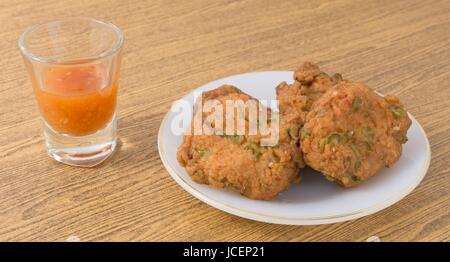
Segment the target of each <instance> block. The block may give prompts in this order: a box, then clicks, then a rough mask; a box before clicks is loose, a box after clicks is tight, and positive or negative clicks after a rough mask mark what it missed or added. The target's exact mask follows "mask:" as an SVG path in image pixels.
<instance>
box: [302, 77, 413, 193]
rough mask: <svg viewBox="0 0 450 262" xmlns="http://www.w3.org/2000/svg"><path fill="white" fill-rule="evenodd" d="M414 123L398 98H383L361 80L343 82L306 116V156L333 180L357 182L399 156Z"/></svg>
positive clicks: (304, 151) (373, 173)
mask: <svg viewBox="0 0 450 262" xmlns="http://www.w3.org/2000/svg"><path fill="white" fill-rule="evenodd" d="M410 125H411V120H410V119H409V117H408V114H407V112H406V111H405V110H404V109H403V106H402V104H401V103H400V101H399V100H398V98H396V97H394V96H385V97H381V96H379V95H377V94H376V93H375V92H374V91H372V90H371V89H370V88H368V87H367V86H365V85H364V84H361V83H351V82H341V83H339V84H337V85H335V86H334V87H332V88H330V89H329V90H328V91H326V92H325V93H324V94H323V95H322V96H321V97H320V98H318V99H317V100H316V101H315V102H314V104H313V106H312V108H311V110H310V112H309V113H308V114H307V116H306V122H305V124H304V126H303V128H302V132H301V134H302V135H301V149H302V151H303V157H304V160H305V162H306V164H307V165H309V166H310V167H312V168H313V169H315V170H317V171H320V172H322V173H323V174H324V175H325V176H326V177H327V179H329V180H330V181H333V182H336V183H337V184H339V185H341V186H344V187H351V186H355V185H357V184H359V183H360V182H362V181H364V180H366V179H368V178H370V177H371V176H373V175H375V174H376V173H377V172H378V171H379V170H380V169H381V168H382V167H390V166H392V165H393V164H394V163H395V162H396V161H397V160H398V159H399V158H400V155H401V153H402V144H404V143H405V142H406V141H407V136H406V133H407V131H408V128H409V127H410Z"/></svg>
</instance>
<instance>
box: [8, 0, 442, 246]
mask: <svg viewBox="0 0 450 262" xmlns="http://www.w3.org/2000/svg"><path fill="white" fill-rule="evenodd" d="M66 16H92V17H97V18H100V19H105V20H109V21H112V22H114V23H115V24H117V25H118V26H119V27H120V28H122V29H123V31H124V33H125V37H126V42H125V46H124V59H123V69H122V72H123V73H122V75H123V78H122V81H121V89H120V93H119V113H118V116H119V127H118V134H119V137H120V141H121V144H122V145H121V147H120V148H119V150H118V151H117V152H116V153H115V154H114V155H113V156H112V157H111V158H110V159H108V160H107V161H106V162H105V163H104V164H102V165H101V166H98V167H96V168H92V169H82V168H75V167H70V166H66V165H63V164H59V163H57V162H55V161H53V160H52V159H50V158H49V157H48V156H47V155H46V149H45V145H44V138H43V129H42V126H41V123H40V120H39V113H38V110H37V107H36V103H35V100H34V97H33V92H32V88H31V84H30V81H29V80H28V77H27V74H26V72H25V68H24V65H23V62H22V58H21V57H20V53H19V51H18V48H17V40H18V38H19V35H20V34H21V33H22V32H23V30H24V29H25V28H26V27H28V26H30V25H33V24H35V23H39V22H44V21H50V20H53V19H57V18H61V17H66ZM0 24H1V30H0V38H1V41H0V47H1V50H2V52H0V68H1V70H0V240H3V241H66V240H67V239H68V238H69V239H77V238H79V239H80V240H81V241H207V240H211V241H366V239H367V238H368V237H370V236H378V237H379V238H380V239H381V241H449V240H450V195H449V187H450V167H449V161H450V146H449V143H450V117H449V116H450V1H448V0H443V1H434V0H433V1H424V0H414V1H397V0H395V1H392V0H387V1H350V0H342V1H275V0H273V1H260V0H248V1H203V0H195V1H133V0H129V1H118V0H117V1H107V0H104V1H95V0H82V1H80V0H78V1H60V0H48V1H47V0H46V1H32V0H26V1H14V3H13V2H10V1H6V0H2V1H0ZM305 60H311V61H315V62H318V63H319V65H320V66H322V67H323V68H324V70H325V71H329V72H341V73H342V74H343V75H344V77H346V78H349V79H352V80H358V81H364V82H366V83H367V84H368V85H369V86H371V87H373V88H375V89H376V90H379V91H381V92H383V93H392V94H395V95H398V96H399V97H400V98H401V99H402V101H403V102H404V104H405V105H406V107H407V109H408V111H410V112H411V113H412V114H413V115H414V116H415V117H416V118H417V120H418V121H419V122H420V123H421V124H422V125H423V127H424V129H425V131H426V133H427V135H428V137H429V140H430V143H431V149H432V161H431V166H430V169H429V171H428V174H427V175H426V177H425V179H424V180H423V181H422V183H421V184H420V185H419V187H418V188H416V189H415V190H414V191H413V192H412V193H411V194H410V195H408V196H407V197H406V198H405V199H403V200H402V201H400V202H398V203H396V204H395V205H393V206H391V207H389V208H387V209H385V210H383V211H381V212H378V213H376V214H374V215H371V216H368V217H365V218H361V219H358V220H355V221H350V222H344V223H337V224H332V225H322V226H285V225H272V224H266V223H260V222H255V221H251V220H247V219H243V218H239V217H236V216H233V215H229V214H227V213H224V212H222V211H219V210H217V209H214V208H212V207H210V206H208V205H206V204H204V203H203V202H201V201H199V200H197V199H196V198H194V197H193V196H191V195H190V194H188V193H187V192H185V191H184V190H183V189H182V188H181V187H180V186H178V184H176V183H175V182H174V180H173V179H172V178H171V177H170V176H169V174H168V173H167V172H166V170H165V169H164V166H163V165H162V163H161V161H160V159H159V156H158V151H157V146H156V141H157V131H158V128H159V125H160V123H161V120H162V118H163V116H164V115H165V113H166V112H167V111H168V109H169V107H170V105H171V103H172V102H173V101H175V100H176V99H178V98H181V97H182V96H183V95H185V94H186V93H188V92H189V91H191V90H193V89H194V88H196V87H198V86H200V85H202V84H204V83H207V82H209V81H212V80H215V79H218V78H222V77H225V76H229V75H234V74H239V73H243V72H249V71H258V70H286V69H293V68H295V67H296V66H298V65H299V64H300V63H301V62H302V61H305Z"/></svg>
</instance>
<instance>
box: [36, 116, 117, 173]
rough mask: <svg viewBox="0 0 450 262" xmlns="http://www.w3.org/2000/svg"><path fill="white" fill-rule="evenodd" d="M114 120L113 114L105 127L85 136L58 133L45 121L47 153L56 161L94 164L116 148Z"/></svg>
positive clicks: (101, 160)
mask: <svg viewBox="0 0 450 262" xmlns="http://www.w3.org/2000/svg"><path fill="white" fill-rule="evenodd" d="M116 122H117V121H116V116H115V115H114V116H113V118H112V120H111V121H110V122H109V123H108V125H107V126H106V127H105V128H103V129H101V130H99V131H97V132H96V133H94V134H91V135H87V136H71V135H66V134H60V133H58V132H56V131H54V130H53V129H52V128H51V127H50V126H48V124H47V123H45V130H44V133H45V141H46V144H47V149H48V154H49V155H50V156H51V157H52V158H53V159H55V160H56V161H59V162H62V163H64V164H68V165H71V166H79V167H93V166H96V165H98V164H100V163H101V162H103V161H104V160H105V159H107V158H108V157H109V156H110V155H111V154H112V153H113V151H114V149H115V148H116V126H117V124H116Z"/></svg>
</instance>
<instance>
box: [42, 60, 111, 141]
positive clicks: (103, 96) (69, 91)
mask: <svg viewBox="0 0 450 262" xmlns="http://www.w3.org/2000/svg"><path fill="white" fill-rule="evenodd" d="M108 72H109V70H108V69H107V68H106V65H104V64H93V65H83V66H54V67H49V68H46V69H45V71H44V72H43V74H42V77H43V79H42V81H40V82H41V83H43V86H37V84H36V82H37V81H34V82H35V83H34V89H35V94H36V98H37V101H38V104H39V108H40V110H41V112H42V115H43V117H44V119H45V121H46V122H47V124H48V125H49V126H50V127H51V128H52V129H54V130H55V131H58V132H60V133H64V134H69V135H74V136H84V135H89V134H92V133H95V132H96V131H98V130H100V129H102V128H103V127H105V126H106V125H107V124H108V122H109V121H110V120H111V118H112V116H113V115H114V112H115V109H116V93H117V89H118V82H119V81H118V78H119V77H116V79H111V81H110V79H109V73H108Z"/></svg>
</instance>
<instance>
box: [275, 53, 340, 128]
mask: <svg viewBox="0 0 450 262" xmlns="http://www.w3.org/2000/svg"><path fill="white" fill-rule="evenodd" d="M294 80H295V81H294V83H292V84H290V85H289V84H287V83H286V82H282V83H280V84H279V85H278V87H277V88H276V92H277V98H278V101H279V105H280V113H281V114H282V115H283V116H284V117H285V119H289V120H290V121H293V122H300V123H303V122H304V120H305V118H306V114H307V113H308V111H309V110H310V108H311V106H312V104H313V103H314V102H315V101H316V100H317V99H319V98H320V97H321V96H322V95H323V94H324V93H325V92H326V91H327V90H328V89H330V88H331V87H333V86H334V85H336V84H337V83H339V82H341V81H343V79H342V76H341V75H340V74H334V75H333V76H331V77H330V76H329V75H328V74H326V73H325V72H322V71H320V69H319V67H318V66H317V65H316V64H313V63H311V62H304V63H303V64H302V65H301V66H300V67H298V68H297V69H296V70H295V71H294Z"/></svg>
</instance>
